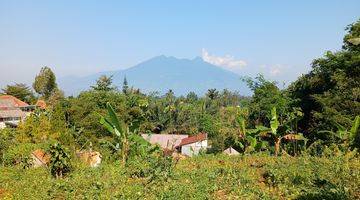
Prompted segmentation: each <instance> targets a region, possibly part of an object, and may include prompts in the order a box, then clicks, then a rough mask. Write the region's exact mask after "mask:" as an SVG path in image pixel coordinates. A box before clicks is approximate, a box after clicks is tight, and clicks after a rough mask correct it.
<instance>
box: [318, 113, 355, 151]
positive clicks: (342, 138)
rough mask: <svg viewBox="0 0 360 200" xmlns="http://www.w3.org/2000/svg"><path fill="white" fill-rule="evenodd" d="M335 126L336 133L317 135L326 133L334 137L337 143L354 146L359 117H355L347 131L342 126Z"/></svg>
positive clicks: (329, 132)
mask: <svg viewBox="0 0 360 200" xmlns="http://www.w3.org/2000/svg"><path fill="white" fill-rule="evenodd" d="M335 125H336V127H337V131H319V133H328V134H330V135H332V136H334V137H335V138H336V139H337V140H338V142H340V143H345V144H346V145H348V146H350V147H351V146H354V145H355V142H356V137H357V133H358V131H359V126H360V116H356V117H355V119H354V121H353V124H352V126H351V129H350V130H348V129H347V128H345V127H344V126H341V125H340V124H338V123H336V124H335Z"/></svg>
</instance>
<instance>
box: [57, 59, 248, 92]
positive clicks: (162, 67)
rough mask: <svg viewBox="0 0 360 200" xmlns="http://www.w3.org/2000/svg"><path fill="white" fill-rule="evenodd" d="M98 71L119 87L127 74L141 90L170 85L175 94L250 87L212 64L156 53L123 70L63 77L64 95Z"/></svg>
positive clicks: (86, 83) (83, 87) (80, 87)
mask: <svg viewBox="0 0 360 200" xmlns="http://www.w3.org/2000/svg"><path fill="white" fill-rule="evenodd" d="M101 75H112V76H113V83H114V85H116V86H118V87H119V88H121V87H122V83H123V80H124V77H125V76H126V78H127V80H128V83H129V86H133V87H135V88H140V90H141V91H143V92H154V91H158V92H160V94H164V93H165V92H167V91H168V90H169V89H172V90H173V91H174V93H175V95H186V94H187V93H189V92H190V91H193V92H195V93H197V94H198V95H204V94H205V93H206V92H207V90H208V89H210V88H216V89H218V90H222V89H225V88H227V89H229V90H232V91H239V93H240V94H242V95H249V94H250V90H249V89H248V88H247V87H246V84H245V83H243V82H242V81H241V80H240V76H239V75H237V74H235V73H233V72H230V71H227V70H224V69H222V68H220V67H217V66H215V65H212V64H209V63H207V62H204V61H203V60H202V59H201V58H200V57H197V58H195V59H192V60H190V59H178V58H175V57H167V56H157V57H154V58H152V59H150V60H147V61H145V62H142V63H140V64H138V65H135V66H134V67H130V68H128V69H125V70H119V71H108V72H100V73H96V74H93V75H90V76H86V77H73V76H72V77H64V78H61V79H59V81H58V82H59V86H60V88H61V89H62V90H64V91H65V94H66V95H76V94H78V93H79V92H81V91H83V90H88V89H89V88H90V86H91V85H94V84H95V83H96V80H97V78H99V77H100V76H101Z"/></svg>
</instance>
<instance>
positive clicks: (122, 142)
mask: <svg viewBox="0 0 360 200" xmlns="http://www.w3.org/2000/svg"><path fill="white" fill-rule="evenodd" d="M347 30H348V33H347V35H346V36H345V38H344V45H343V49H342V50H340V51H338V52H334V53H332V52H327V53H326V55H325V56H324V57H323V58H319V59H316V60H314V63H313V69H312V70H311V72H309V73H308V74H306V75H304V76H301V77H300V78H299V79H298V80H297V81H295V82H294V83H293V84H291V85H290V86H289V87H288V88H284V89H280V88H279V87H278V86H277V83H275V82H272V81H269V80H266V79H265V78H264V77H263V76H261V75H259V76H258V77H256V78H244V81H246V82H247V83H248V85H249V87H250V88H251V89H252V90H253V92H254V93H253V96H252V97H243V96H241V95H239V93H237V92H231V91H228V90H223V91H217V90H216V89H209V91H208V93H207V94H206V95H205V96H203V97H199V96H197V95H196V94H195V93H193V92H190V93H189V94H188V95H187V96H186V97H185V96H180V97H176V96H175V94H174V93H173V92H172V91H171V90H170V91H169V92H167V93H166V94H165V95H159V94H157V93H152V94H143V93H141V91H139V90H138V89H135V88H131V87H129V86H128V82H127V80H126V79H125V80H124V84H123V87H122V90H119V89H118V88H117V87H116V86H113V85H112V79H111V77H107V76H102V77H100V78H99V80H98V81H97V83H96V84H95V85H94V86H91V88H90V89H89V90H88V91H83V92H81V93H80V94H79V95H78V96H75V97H65V96H64V95H63V93H62V92H61V90H60V88H58V87H57V84H56V77H55V75H54V73H53V72H52V71H51V69H50V68H48V67H44V68H43V69H42V70H41V72H40V74H39V75H38V76H36V78H35V81H34V84H33V88H34V90H35V92H36V93H37V94H38V96H35V95H34V94H33V92H32V91H31V90H30V89H29V88H28V87H27V86H26V85H23V84H15V85H12V86H10V85H9V86H7V87H6V88H4V89H3V91H4V93H6V94H11V95H14V96H16V97H18V98H20V99H21V100H23V101H26V102H28V103H33V102H35V101H36V100H37V99H42V100H44V101H46V103H47V105H48V106H47V108H46V109H45V110H35V112H34V113H33V114H31V115H30V116H29V117H27V118H26V120H25V121H23V122H22V123H20V124H19V126H18V127H17V128H15V129H13V128H7V129H3V130H0V163H1V167H0V198H4V199H46V198H48V199H53V198H56V199H71V198H72V199H93V198H98V199H110V198H111V197H113V198H115V199H289V198H290V199H359V198H360V188H359V184H358V183H359V182H360V160H359V154H358V149H359V148H360V133H359V126H360V117H359V115H360V79H359V77H360V67H359V66H360V59H359V58H360V45H359V44H360V39H359V38H360V21H358V22H356V23H354V24H352V25H350V26H349V27H348V28H347ZM199 132H206V133H208V139H209V144H210V145H211V148H209V149H208V150H207V151H206V152H202V154H204V155H201V156H199V157H194V158H187V159H185V160H176V159H173V158H172V157H170V156H168V155H166V154H164V152H163V151H162V150H161V149H160V148H159V147H158V146H156V145H151V144H149V143H148V142H146V141H145V140H144V139H142V137H140V135H139V134H140V133H148V134H158V133H167V134H189V135H193V134H197V133H199ZM228 147H233V148H234V149H236V150H237V151H239V152H240V155H239V156H235V157H227V156H224V155H222V154H221V153H222V152H223V151H224V150H225V149H226V148H228ZM36 149H42V150H44V151H45V152H47V154H49V155H50V156H51V158H50V161H49V163H48V164H47V165H46V167H44V168H36V169H34V168H32V167H31V158H30V154H31V152H33V151H34V150H36ZM84 149H86V150H89V151H90V150H96V151H98V152H100V153H101V155H102V158H103V161H102V164H101V165H100V167H99V168H90V167H87V166H85V165H84V164H82V163H81V162H80V161H79V160H77V158H76V156H75V153H76V151H78V150H84Z"/></svg>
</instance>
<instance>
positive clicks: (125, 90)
mask: <svg viewBox="0 0 360 200" xmlns="http://www.w3.org/2000/svg"><path fill="white" fill-rule="evenodd" d="M122 91H123V93H124V94H127V93H128V91H129V85H128V81H127V79H126V76H125V77H124V82H123V87H122Z"/></svg>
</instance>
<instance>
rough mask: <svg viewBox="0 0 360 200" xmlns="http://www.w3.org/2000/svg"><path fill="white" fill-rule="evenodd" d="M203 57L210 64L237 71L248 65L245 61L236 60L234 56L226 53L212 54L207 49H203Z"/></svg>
mask: <svg viewBox="0 0 360 200" xmlns="http://www.w3.org/2000/svg"><path fill="white" fill-rule="evenodd" d="M202 59H203V60H204V61H205V62H208V63H210V64H213V65H216V66H220V67H222V68H224V69H227V70H230V71H235V72H236V71H238V70H241V69H242V68H244V67H245V66H246V65H247V63H246V62H245V61H243V60H236V59H235V58H234V56H230V55H225V56H223V57H221V56H215V55H210V54H209V52H208V51H207V50H206V49H202Z"/></svg>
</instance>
